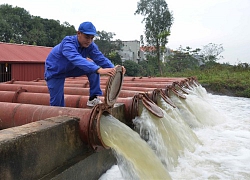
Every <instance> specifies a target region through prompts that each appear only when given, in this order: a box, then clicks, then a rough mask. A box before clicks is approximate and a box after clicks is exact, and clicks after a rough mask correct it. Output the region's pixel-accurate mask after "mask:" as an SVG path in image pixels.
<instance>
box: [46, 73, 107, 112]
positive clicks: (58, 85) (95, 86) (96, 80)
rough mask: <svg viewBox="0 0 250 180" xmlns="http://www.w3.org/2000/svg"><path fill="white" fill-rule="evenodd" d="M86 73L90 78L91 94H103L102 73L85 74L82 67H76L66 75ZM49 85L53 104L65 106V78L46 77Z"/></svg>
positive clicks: (77, 75) (74, 75) (76, 75)
mask: <svg viewBox="0 0 250 180" xmlns="http://www.w3.org/2000/svg"><path fill="white" fill-rule="evenodd" d="M82 75H86V76H87V77H88V80H89V86H90V89H89V95H90V96H94V95H96V96H101V95H102V90H101V88H100V75H99V74H98V73H91V74H85V73H84V72H83V71H82V70H81V69H79V68H75V69H74V70H72V71H71V72H69V73H67V76H66V77H79V76H82ZM46 82H47V86H48V89H49V94H50V105H51V106H62V107H64V106H65V101H64V82H65V78H50V79H46Z"/></svg>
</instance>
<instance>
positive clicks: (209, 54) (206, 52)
mask: <svg viewBox="0 0 250 180" xmlns="http://www.w3.org/2000/svg"><path fill="white" fill-rule="evenodd" d="M223 51H224V48H223V46H222V45H221V44H213V43H209V44H208V45H205V46H203V49H202V51H201V54H202V55H203V57H204V58H203V62H204V63H205V64H214V63H215V62H216V61H217V60H219V59H220V58H223V56H221V55H220V54H221V53H222V52H223Z"/></svg>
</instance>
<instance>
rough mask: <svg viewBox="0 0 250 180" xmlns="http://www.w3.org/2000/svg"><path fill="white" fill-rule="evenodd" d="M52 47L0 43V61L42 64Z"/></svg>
mask: <svg viewBox="0 0 250 180" xmlns="http://www.w3.org/2000/svg"><path fill="white" fill-rule="evenodd" d="M51 49H52V47H45V46H33V45H24V44H13V43H3V42H0V61H2V62H19V63H31V62H36V63H43V62H45V59H46V58H47V56H48V54H49V52H50V51H51Z"/></svg>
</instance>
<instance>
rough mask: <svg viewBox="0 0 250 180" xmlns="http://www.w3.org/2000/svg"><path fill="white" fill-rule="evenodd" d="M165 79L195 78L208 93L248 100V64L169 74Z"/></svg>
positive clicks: (249, 95)
mask: <svg viewBox="0 0 250 180" xmlns="http://www.w3.org/2000/svg"><path fill="white" fill-rule="evenodd" d="M166 76H167V77H191V76H195V77H197V79H198V81H199V83H200V84H202V86H203V87H205V88H206V89H207V90H208V91H212V92H215V93H217V94H225V95H231V96H239V97H247V98H250V67H249V66H248V64H239V65H237V66H229V65H223V64H217V65H215V66H212V67H210V68H203V69H197V70H192V71H190V70H186V71H184V72H178V73H171V74H170V73H169V74H166Z"/></svg>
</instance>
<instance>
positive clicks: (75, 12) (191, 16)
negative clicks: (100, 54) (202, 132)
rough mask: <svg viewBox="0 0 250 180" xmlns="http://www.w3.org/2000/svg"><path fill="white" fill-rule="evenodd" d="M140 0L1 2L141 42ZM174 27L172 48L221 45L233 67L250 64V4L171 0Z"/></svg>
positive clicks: (248, 1)
mask: <svg viewBox="0 0 250 180" xmlns="http://www.w3.org/2000/svg"><path fill="white" fill-rule="evenodd" d="M138 1H139V0H124V1H120V0H92V1H90V0H88V1H87V0H0V4H9V5H12V6H14V7H15V6H18V7H21V8H24V9H25V10H27V11H28V12H29V13H30V14H31V15H33V16H40V17H41V18H47V19H54V20H59V21H60V22H61V23H63V22H65V21H67V22H68V23H69V24H71V25H74V26H75V28H76V29H77V28H78V26H79V24H80V23H81V22H84V21H92V22H93V24H94V25H95V26H96V28H97V30H99V31H102V30H104V31H106V32H113V33H115V34H116V36H115V37H114V40H115V39H121V40H122V41H129V40H140V35H144V24H142V23H141V21H142V16H140V15H134V12H135V11H136V9H137V2H138ZM166 2H167V4H168V7H169V10H170V11H171V12H172V13H173V16H174V22H173V26H172V28H171V36H170V37H169V43H168V44H167V46H168V47H169V48H171V49H173V50H176V49H177V48H178V47H180V46H182V47H183V48H184V47H186V46H189V47H191V48H192V49H196V48H201V49H202V48H203V46H205V45H207V44H209V43H213V44H218V45H219V44H222V46H223V48H224V52H223V53H222V55H223V56H224V59H221V60H219V61H218V62H220V63H222V62H229V63H230V64H233V65H234V64H238V63H239V62H242V63H245V62H246V63H250V23H249V19H250V0H166Z"/></svg>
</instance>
